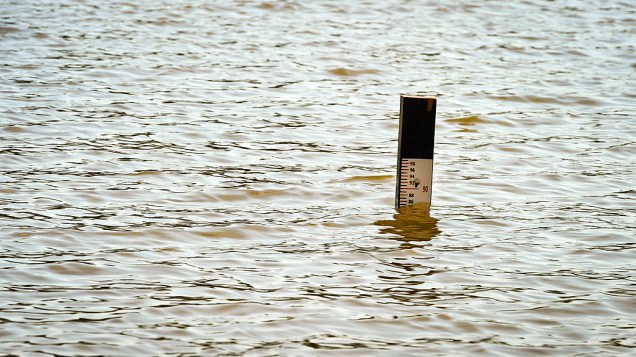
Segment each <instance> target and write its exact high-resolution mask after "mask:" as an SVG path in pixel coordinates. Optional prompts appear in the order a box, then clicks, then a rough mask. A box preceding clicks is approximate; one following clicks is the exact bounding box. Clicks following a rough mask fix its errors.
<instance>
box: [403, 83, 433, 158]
mask: <svg viewBox="0 0 636 357" xmlns="http://www.w3.org/2000/svg"><path fill="white" fill-rule="evenodd" d="M436 107H437V99H435V97H417V96H405V95H403V96H401V97H400V133H399V137H398V162H399V161H400V160H402V159H403V158H408V159H433V147H434V145H435V109H436Z"/></svg>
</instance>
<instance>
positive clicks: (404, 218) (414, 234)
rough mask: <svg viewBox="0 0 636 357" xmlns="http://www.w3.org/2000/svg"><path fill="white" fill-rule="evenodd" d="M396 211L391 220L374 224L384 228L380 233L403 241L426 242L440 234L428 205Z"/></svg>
mask: <svg viewBox="0 0 636 357" xmlns="http://www.w3.org/2000/svg"><path fill="white" fill-rule="evenodd" d="M398 211H399V213H397V214H395V215H393V219H387V220H379V221H376V222H375V224H376V225H378V226H381V227H385V228H382V229H381V230H380V232H382V233H390V234H397V235H400V236H401V237H402V240H405V241H428V240H431V239H433V238H434V237H435V236H436V235H438V234H439V233H440V230H439V228H437V221H438V219H437V218H435V217H431V215H430V204H426V203H422V204H416V205H413V206H405V207H400V208H399V209H398Z"/></svg>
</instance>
